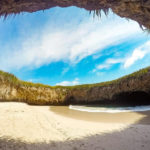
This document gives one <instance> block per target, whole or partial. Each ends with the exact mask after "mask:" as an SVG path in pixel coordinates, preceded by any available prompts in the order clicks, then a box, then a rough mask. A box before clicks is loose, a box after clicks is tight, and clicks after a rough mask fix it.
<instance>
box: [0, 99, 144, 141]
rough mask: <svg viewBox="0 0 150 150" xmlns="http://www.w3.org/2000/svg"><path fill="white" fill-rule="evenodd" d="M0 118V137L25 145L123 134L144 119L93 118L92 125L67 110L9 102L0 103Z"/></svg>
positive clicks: (83, 116) (89, 119)
mask: <svg viewBox="0 0 150 150" xmlns="http://www.w3.org/2000/svg"><path fill="white" fill-rule="evenodd" d="M50 110H51V111H50ZM0 114H1V115H0V124H1V128H0V136H1V137H9V138H10V139H19V140H21V141H26V142H49V141H65V140H73V139H79V138H83V137H87V136H91V135H95V134H99V135H102V134H104V133H111V132H114V131H121V130H124V129H125V128H127V127H128V126H129V125H131V124H134V123H136V122H137V121H139V120H140V119H142V118H144V117H145V116H144V115H141V114H138V113H130V114H128V113H127V114H118V115H117V116H115V117H114V118H113V115H110V116H109V115H105V114H95V117H98V116H99V117H98V119H97V122H96V121H94V119H96V118H94V117H93V116H90V114H82V113H79V112H77V111H73V110H69V109H68V108H67V107H59V106H57V107H51V109H49V106H30V105H27V104H24V103H12V102H10V103H0ZM60 114H61V115H60ZM86 115H87V116H86ZM92 117H93V120H92ZM111 118H112V119H111Z"/></svg>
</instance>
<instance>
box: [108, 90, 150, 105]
mask: <svg viewBox="0 0 150 150" xmlns="http://www.w3.org/2000/svg"><path fill="white" fill-rule="evenodd" d="M111 104H114V105H123V106H141V105H150V94H149V93H146V92H144V91H134V92H124V93H120V94H117V95H115V96H114V97H113V100H112V102H111Z"/></svg>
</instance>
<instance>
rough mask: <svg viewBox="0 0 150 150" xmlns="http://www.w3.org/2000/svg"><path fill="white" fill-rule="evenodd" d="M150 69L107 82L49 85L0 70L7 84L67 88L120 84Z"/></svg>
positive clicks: (1, 78)
mask: <svg viewBox="0 0 150 150" xmlns="http://www.w3.org/2000/svg"><path fill="white" fill-rule="evenodd" d="M149 71H150V67H147V68H144V69H141V70H139V71H136V72H134V73H132V74H129V75H126V76H123V77H121V78H119V79H116V80H112V81H107V82H101V83H95V84H83V85H76V86H49V85H44V84H40V83H32V82H26V81H22V80H19V79H18V78H17V77H16V76H14V75H13V74H11V73H7V72H3V71H0V82H4V83H6V84H11V85H12V86H25V87H36V88H37V87H43V88H67V89H78V88H79V89H80V88H91V87H99V86H100V87H102V86H108V85H113V84H119V83H121V82H122V81H125V80H129V79H131V78H135V77H140V76H142V75H144V74H146V73H148V72H149Z"/></svg>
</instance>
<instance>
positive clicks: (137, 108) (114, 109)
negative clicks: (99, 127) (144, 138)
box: [69, 105, 150, 113]
mask: <svg viewBox="0 0 150 150" xmlns="http://www.w3.org/2000/svg"><path fill="white" fill-rule="evenodd" d="M69 109H73V110H77V111H85V112H103V113H121V112H142V111H150V105H147V106H134V107H104V106H96V105H95V106H94V105H93V106H90V105H87V106H86V105H85V106H79V105H70V106H69Z"/></svg>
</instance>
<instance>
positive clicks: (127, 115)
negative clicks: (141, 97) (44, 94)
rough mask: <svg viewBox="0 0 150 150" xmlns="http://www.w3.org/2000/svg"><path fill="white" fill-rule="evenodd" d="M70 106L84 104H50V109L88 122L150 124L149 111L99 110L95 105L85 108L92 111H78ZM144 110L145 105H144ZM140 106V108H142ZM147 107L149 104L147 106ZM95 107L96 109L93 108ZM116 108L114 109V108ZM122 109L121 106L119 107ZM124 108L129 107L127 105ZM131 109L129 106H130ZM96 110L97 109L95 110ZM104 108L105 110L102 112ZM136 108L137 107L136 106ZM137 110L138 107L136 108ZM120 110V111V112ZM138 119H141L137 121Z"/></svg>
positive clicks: (58, 113)
mask: <svg viewBox="0 0 150 150" xmlns="http://www.w3.org/2000/svg"><path fill="white" fill-rule="evenodd" d="M70 107H72V108H73V107H74V108H80V107H81V108H83V107H85V106H69V107H68V106H51V107H50V110H51V111H52V112H54V113H55V114H57V115H61V116H64V117H68V118H72V119H76V120H84V121H90V122H101V123H123V124H125V123H127V124H133V123H137V124H148V125H150V111H143V112H142V111H139V112H135V111H131V110H130V111H124V110H118V109H119V108H117V109H116V108H103V111H101V109H102V108H99V107H96V108H89V106H88V108H86V109H87V110H89V109H93V112H89V111H80V110H77V109H72V108H70ZM144 108H145V110H146V108H147V107H145V106H144ZM144 108H141V107H140V109H144ZM148 108H149V106H148ZM95 109H96V110H95ZM99 109H100V111H101V112H100V111H99ZM115 109H116V110H115ZM121 109H123V108H121ZM126 109H129V107H128V108H127V107H126ZM130 109H131V108H130ZM97 110H98V111H97ZM104 110H105V112H104ZM106 110H107V112H106ZM110 110H111V111H118V112H117V113H108V111H110ZM136 110H137V108H136ZM138 110H139V108H138ZM120 111H121V112H120ZM139 120H142V121H140V122H139Z"/></svg>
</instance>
